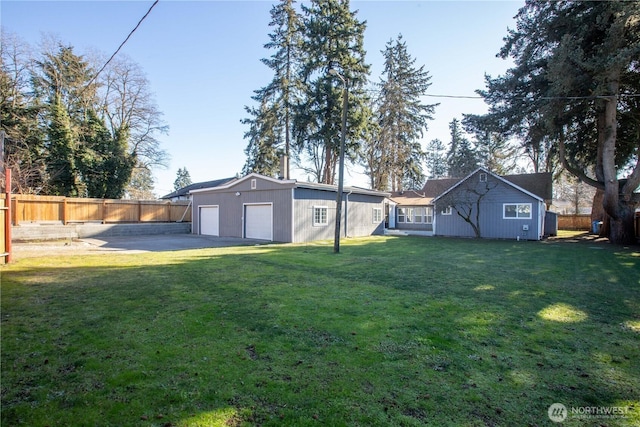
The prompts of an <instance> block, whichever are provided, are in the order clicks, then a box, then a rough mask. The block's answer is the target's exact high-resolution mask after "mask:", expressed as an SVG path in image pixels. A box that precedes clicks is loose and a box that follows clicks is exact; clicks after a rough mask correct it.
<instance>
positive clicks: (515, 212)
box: [502, 203, 531, 219]
mask: <svg viewBox="0 0 640 427" xmlns="http://www.w3.org/2000/svg"><path fill="white" fill-rule="evenodd" d="M502 206H503V218H504V219H531V203H505V204H504V205H502Z"/></svg>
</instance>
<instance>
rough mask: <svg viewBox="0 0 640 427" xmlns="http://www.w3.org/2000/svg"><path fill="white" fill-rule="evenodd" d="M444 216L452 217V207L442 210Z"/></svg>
mask: <svg viewBox="0 0 640 427" xmlns="http://www.w3.org/2000/svg"><path fill="white" fill-rule="evenodd" d="M442 215H451V206H447V207H446V208H444V209H442Z"/></svg>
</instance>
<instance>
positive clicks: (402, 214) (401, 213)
mask: <svg viewBox="0 0 640 427" xmlns="http://www.w3.org/2000/svg"><path fill="white" fill-rule="evenodd" d="M406 209H407V208H398V223H403V224H405V223H406V221H405V220H406V218H407V211H406ZM401 218H402V219H401Z"/></svg>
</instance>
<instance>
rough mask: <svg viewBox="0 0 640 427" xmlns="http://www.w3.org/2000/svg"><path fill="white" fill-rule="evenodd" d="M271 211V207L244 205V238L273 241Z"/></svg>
mask: <svg viewBox="0 0 640 427" xmlns="http://www.w3.org/2000/svg"><path fill="white" fill-rule="evenodd" d="M271 211H272V209H271V205H246V206H245V211H244V220H245V222H244V223H245V232H244V234H245V236H244V237H246V238H247V239H262V240H273V221H272V219H273V215H272V212H271Z"/></svg>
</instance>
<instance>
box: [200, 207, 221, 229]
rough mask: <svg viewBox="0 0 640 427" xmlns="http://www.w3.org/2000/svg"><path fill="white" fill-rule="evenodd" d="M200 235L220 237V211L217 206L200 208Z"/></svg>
mask: <svg viewBox="0 0 640 427" xmlns="http://www.w3.org/2000/svg"><path fill="white" fill-rule="evenodd" d="M200 234H204V235H207V236H219V235H220V211H219V209H218V206H201V207H200Z"/></svg>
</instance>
